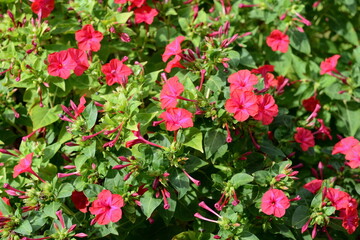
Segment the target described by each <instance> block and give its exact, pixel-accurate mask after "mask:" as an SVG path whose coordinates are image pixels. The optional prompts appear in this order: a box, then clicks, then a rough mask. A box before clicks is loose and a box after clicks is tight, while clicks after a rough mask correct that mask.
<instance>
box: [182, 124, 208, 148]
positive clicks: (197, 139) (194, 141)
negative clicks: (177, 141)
mask: <svg viewBox="0 0 360 240" xmlns="http://www.w3.org/2000/svg"><path fill="white" fill-rule="evenodd" d="M184 134H185V136H186V137H185V142H184V145H185V146H188V147H192V148H194V149H196V150H199V151H200V152H202V153H203V152H204V150H203V146H202V141H203V136H202V133H201V131H200V130H199V129H197V128H194V127H192V128H187V129H186V130H185V131H184Z"/></svg>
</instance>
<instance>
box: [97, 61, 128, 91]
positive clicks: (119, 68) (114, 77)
mask: <svg viewBox="0 0 360 240" xmlns="http://www.w3.org/2000/svg"><path fill="white" fill-rule="evenodd" d="M101 71H102V72H103V73H104V74H105V77H106V83H107V84H108V85H109V86H111V85H113V84H114V83H119V84H121V85H124V86H125V85H126V83H127V81H128V76H129V75H130V74H132V73H133V71H132V70H131V68H129V67H128V66H126V65H125V64H123V62H122V61H120V60H119V59H112V60H110V62H109V63H106V64H104V65H103V66H102V67H101Z"/></svg>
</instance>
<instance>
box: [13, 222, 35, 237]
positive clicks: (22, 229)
mask: <svg viewBox="0 0 360 240" xmlns="http://www.w3.org/2000/svg"><path fill="white" fill-rule="evenodd" d="M14 231H15V232H17V233H20V234H22V235H30V234H31V233H32V231H33V230H32V227H31V224H30V222H29V220H25V221H22V223H21V225H20V226H19V227H18V228H16V229H15V230H14Z"/></svg>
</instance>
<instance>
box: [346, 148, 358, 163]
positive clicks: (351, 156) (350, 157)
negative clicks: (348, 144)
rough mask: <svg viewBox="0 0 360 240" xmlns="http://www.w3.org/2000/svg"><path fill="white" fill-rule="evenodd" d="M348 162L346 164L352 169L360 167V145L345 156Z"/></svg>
mask: <svg viewBox="0 0 360 240" xmlns="http://www.w3.org/2000/svg"><path fill="white" fill-rule="evenodd" d="M345 159H346V160H347V162H346V163H345V164H346V165H348V166H349V167H351V168H358V167H360V145H359V144H357V145H356V146H354V147H352V148H351V149H350V150H349V151H348V152H347V153H346V155H345Z"/></svg>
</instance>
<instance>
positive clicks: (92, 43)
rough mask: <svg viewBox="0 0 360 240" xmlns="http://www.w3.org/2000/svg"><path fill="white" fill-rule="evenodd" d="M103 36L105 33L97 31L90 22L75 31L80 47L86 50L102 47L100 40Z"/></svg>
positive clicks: (95, 49) (96, 49)
mask: <svg viewBox="0 0 360 240" xmlns="http://www.w3.org/2000/svg"><path fill="white" fill-rule="evenodd" d="M103 38H104V36H103V34H102V33H101V32H99V31H95V29H94V27H93V26H92V25H90V24H87V25H85V26H83V28H82V29H80V30H78V31H76V33H75V39H76V41H77V43H78V47H79V49H81V50H84V51H89V50H91V51H93V52H97V51H99V50H100V47H101V45H100V42H101V40H102V39H103Z"/></svg>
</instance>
